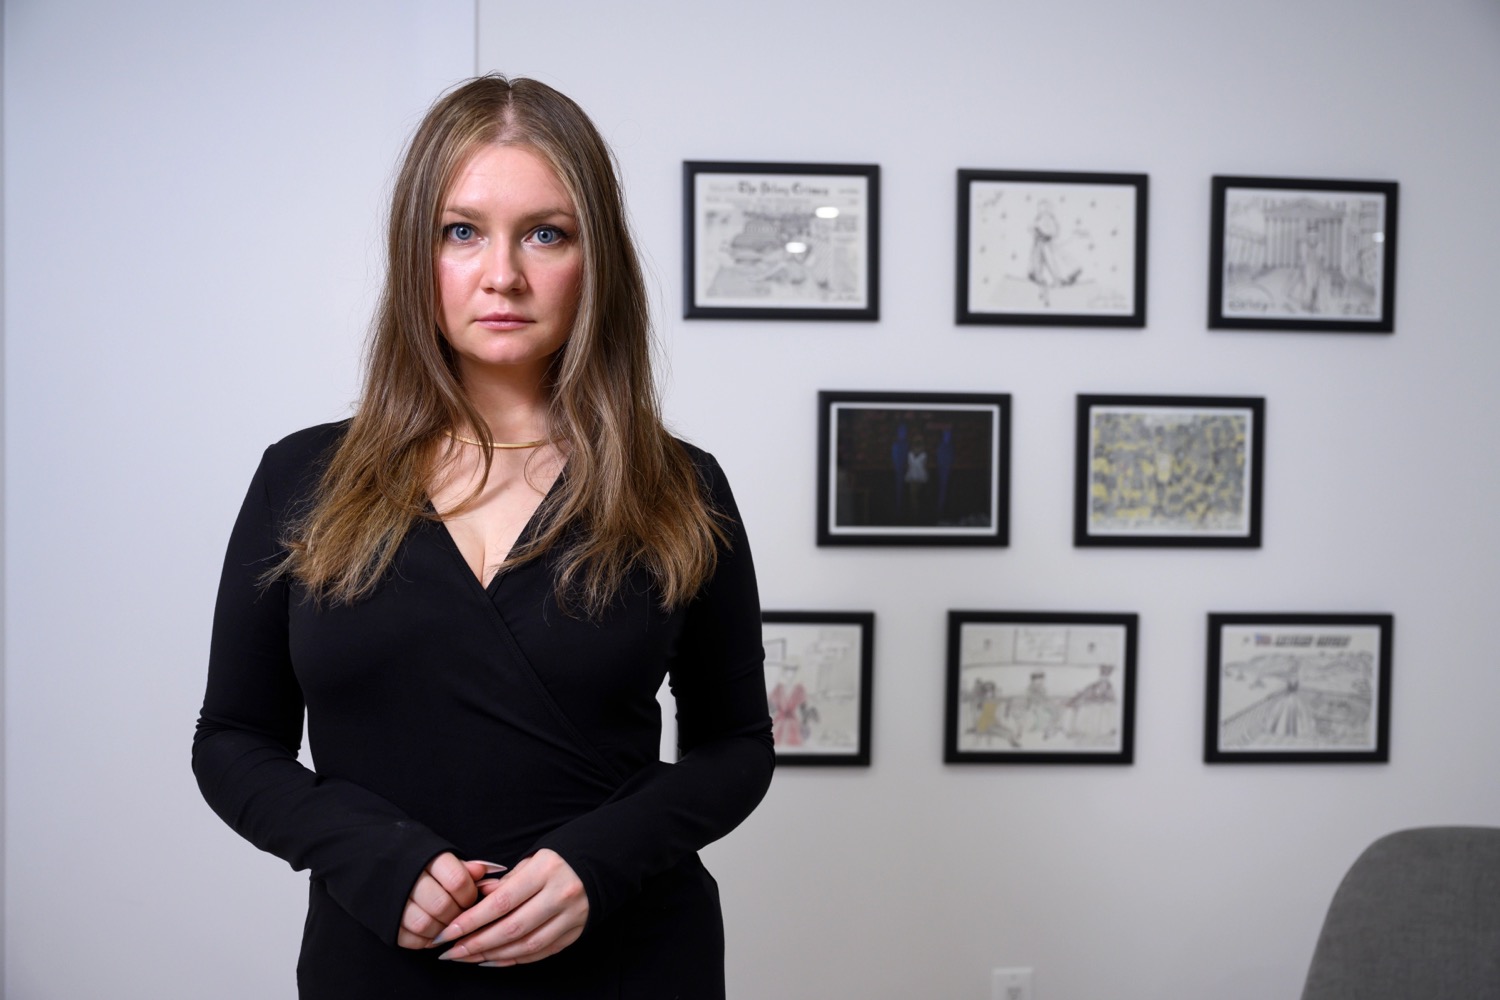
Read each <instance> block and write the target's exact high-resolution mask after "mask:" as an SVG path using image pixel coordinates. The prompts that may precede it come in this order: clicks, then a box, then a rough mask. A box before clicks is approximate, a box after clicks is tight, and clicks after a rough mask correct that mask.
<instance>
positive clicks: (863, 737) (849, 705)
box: [761, 611, 875, 767]
mask: <svg viewBox="0 0 1500 1000" xmlns="http://www.w3.org/2000/svg"><path fill="white" fill-rule="evenodd" d="M761 637H762V642H763V643H764V644H765V647H766V702H767V704H768V705H769V706H770V709H771V726H772V732H773V734H774V735H775V738H776V763H777V764H778V765H785V764H794V765H802V764H834V765H848V766H851V767H853V766H868V765H869V763H870V689H871V683H872V680H873V678H874V669H873V664H874V662H875V615H874V613H873V612H869V611H765V612H762V613H761Z"/></svg>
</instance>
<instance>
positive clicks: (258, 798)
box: [193, 424, 774, 1000]
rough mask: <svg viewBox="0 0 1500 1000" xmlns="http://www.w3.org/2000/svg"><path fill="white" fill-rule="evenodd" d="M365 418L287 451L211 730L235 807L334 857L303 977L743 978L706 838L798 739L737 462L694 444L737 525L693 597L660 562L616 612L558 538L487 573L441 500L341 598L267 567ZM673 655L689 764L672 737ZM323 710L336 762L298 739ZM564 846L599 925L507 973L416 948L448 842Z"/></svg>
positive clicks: (232, 814)
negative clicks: (572, 604)
mask: <svg viewBox="0 0 1500 1000" xmlns="http://www.w3.org/2000/svg"><path fill="white" fill-rule="evenodd" d="M346 426H347V425H346V424H327V425H323V426H320V427H314V428H310V429H309V430H305V431H301V432H299V433H297V434H293V435H292V436H290V437H288V438H286V439H285V440H283V441H281V442H279V443H277V444H275V445H272V446H271V447H270V448H269V449H267V450H266V454H265V457H264V458H263V459H262V461H261V465H260V468H259V470H258V471H257V472H256V474H255V478H254V480H253V481H252V482H251V484H250V491H249V494H248V495H247V496H246V498H245V503H244V506H243V507H242V508H241V510H240V515H239V519H238V521H237V522H236V524H235V528H234V533H233V535H232V536H231V538H230V542H229V551H228V554H227V556H226V558H225V562H224V573H223V578H222V580H221V583H220V586H219V596H218V604H217V607H216V610H215V613H214V629H213V642H212V648H211V652H210V657H209V673H208V690H207V695H206V697H205V699H204V704H203V713H202V716H201V717H200V718H199V720H198V729H197V734H196V736H195V738H194V741H193V769H194V772H195V773H196V774H197V777H198V783H199V787H200V788H201V789H202V791H203V795H204V797H205V798H206V799H207V800H208V802H209V804H210V805H211V806H213V808H214V810H215V811H216V812H217V813H218V814H219V815H220V816H221V817H222V818H223V819H224V820H225V822H227V823H228V824H229V825H230V826H232V827H233V828H234V829H235V830H236V831H238V832H239V833H240V834H241V835H242V836H244V837H245V838H246V839H248V840H250V841H251V842H252V843H254V844H255V845H256V846H257V847H259V848H261V849H262V850H266V851H270V852H271V853H273V854H275V855H277V856H278V857H281V858H283V859H285V860H286V861H288V862H289V863H290V864H291V865H292V867H293V868H295V869H298V870H301V869H307V870H308V871H309V873H310V887H309V888H310V900H309V905H308V914H307V923H306V927H305V929H304V933H303V940H302V953H301V957H300V960H299V962H298V965H297V980H298V985H299V989H300V995H301V996H302V997H304V998H344V997H350V998H353V997H359V998H365V997H402V998H426V997H442V998H449V997H452V998H464V997H487V998H530V997H536V998H542V997H547V998H556V997H590V998H593V997H610V998H636V997H639V998H642V1000H663V998H668V997H683V998H699V997H706V998H713V997H722V996H723V994H724V982H723V980H724V965H723V950H724V947H723V922H722V918H721V916H720V911H719V904H718V892H717V888H716V886H715V884H714V881H713V878H712V876H710V875H709V874H708V872H707V870H705V869H704V867H703V866H702V864H701V863H700V862H699V860H698V857H697V854H696V853H695V852H696V851H697V850H698V849H699V848H701V847H703V846H704V845H705V844H708V843H709V842H711V841H713V840H715V839H717V838H719V837H721V836H723V835H724V834H725V833H727V832H729V831H730V830H731V829H733V828H734V827H735V826H736V825H737V824H738V823H739V822H740V821H741V820H743V819H744V818H745V816H747V815H748V814H749V813H750V811H751V809H753V808H754V807H755V805H756V804H757V803H758V802H759V801H760V799H761V797H762V796H763V795H764V794H765V791H766V788H767V786H768V784H769V781H770V777H771V770H772V766H773V761H774V754H773V750H772V740H771V728H770V721H769V719H768V713H767V708H766V694H765V680H764V676H763V669H762V666H761V660H762V647H761V635H760V607H759V600H758V597H757V594H756V588H755V572H754V569H753V566H752V564H751V559H750V551H749V546H748V543H747V541H746V538H745V533H744V531H743V529H742V528H741V527H740V524H739V517H738V513H737V510H736V508H735V505H734V499H733V497H732V495H731V494H730V491H729V487H728V484H727V483H726V482H725V481H724V476H723V473H722V472H721V470H720V469H719V466H718V463H716V462H715V461H714V460H713V458H712V457H711V456H709V455H708V454H706V453H704V452H701V451H698V450H696V449H693V448H691V446H686V447H688V448H689V451H690V453H691V455H692V457H693V460H694V463H695V464H696V466H697V468H698V470H699V473H700V475H701V477H702V478H703V479H704V481H705V484H706V488H707V489H708V491H709V493H710V495H711V497H712V500H713V503H714V504H715V505H716V506H717V507H718V508H719V509H720V510H721V511H722V512H723V513H725V514H726V515H727V516H728V517H729V519H730V524H731V539H730V543H729V544H728V545H727V546H726V547H724V548H722V549H721V551H720V553H719V556H720V558H719V566H718V570H717V572H716V573H715V575H714V577H713V579H712V580H711V581H710V582H709V583H708V584H707V585H706V586H705V587H704V589H703V590H702V591H701V592H700V593H699V594H698V596H697V597H696V598H695V599H694V600H693V601H691V602H690V603H689V604H688V605H687V606H686V607H684V608H681V609H679V610H677V611H675V612H672V613H666V612H664V611H662V610H661V608H660V606H659V604H658V603H657V601H656V599H655V591H654V589H653V587H652V585H651V581H650V580H649V578H648V577H647V576H646V575H645V574H644V573H638V574H635V575H633V576H632V577H631V578H630V579H628V580H627V581H626V585H625V586H624V587H623V588H622V591H621V594H620V596H619V597H617V598H616V600H615V602H614V604H613V605H612V606H611V607H610V608H609V609H608V611H607V612H606V613H605V614H604V615H603V616H602V617H600V618H597V619H592V620H591V619H585V618H581V617H578V616H576V615H572V616H570V615H569V614H567V613H565V612H564V611H563V609H562V608H560V607H559V606H558V604H557V603H556V602H555V600H554V596H553V572H554V569H555V565H554V563H553V562H552V561H551V560H550V559H548V558H546V557H543V558H541V559H538V560H533V561H531V562H529V563H525V564H523V565H521V566H518V567H516V568H514V569H511V570H508V571H506V572H504V573H501V574H499V575H498V576H496V578H495V579H494V581H492V582H491V584H490V585H489V586H488V587H484V586H482V585H481V584H480V583H479V582H478V581H477V580H476V579H475V577H474V574H473V572H472V571H471V570H470V569H469V567H468V565H467V563H465V561H464V559H463V557H462V555H461V554H460V553H459V551H458V548H457V546H456V545H455V544H454V543H453V540H452V538H451V536H450V535H449V534H448V530H447V528H446V527H444V526H443V525H442V524H441V523H438V522H436V521H423V522H420V523H418V524H417V525H416V526H415V527H414V528H413V529H412V531H411V533H410V534H409V536H408V537H407V539H406V540H405V542H404V543H403V544H402V546H401V549H400V551H399V553H398V555H397V557H396V561H395V564H394V566H393V568H392V570H391V571H390V572H389V573H388V574H387V575H386V578H385V579H384V581H383V582H382V583H381V584H380V586H379V587H378V588H377V589H376V591H375V592H374V593H373V594H372V595H371V596H370V597H368V598H366V599H364V600H361V601H359V602H357V603H355V604H353V605H330V604H328V603H326V602H325V603H324V604H323V605H322V606H316V605H315V604H314V603H313V602H312V601H310V600H309V599H307V596H306V595H305V594H304V593H303V592H302V591H301V588H300V587H299V586H298V585H295V584H290V585H289V584H287V583H285V582H278V583H275V584H272V585H271V586H269V587H266V588H262V587H261V586H260V583H259V577H260V574H262V573H263V572H264V571H265V569H266V568H267V567H269V566H270V565H272V564H273V563H274V561H275V560H276V559H277V558H278V556H279V554H280V553H281V552H282V549H281V546H280V544H279V542H278V538H279V531H280V528H281V526H282V525H283V524H285V523H286V521H287V518H288V517H289V515H291V514H293V513H295V512H296V510H297V508H298V505H299V504H300V503H301V502H303V501H304V500H305V498H306V497H307V495H308V493H309V491H310V489H311V488H312V486H313V484H314V483H315V482H316V479H317V476H318V475H319V473H320V472H321V470H322V468H323V463H324V462H325V461H326V459H327V457H328V455H329V454H330V453H331V449H332V448H333V447H334V446H336V444H337V443H338V441H339V439H340V437H341V435H342V434H343V432H344V430H345V428H346ZM564 475H566V470H564ZM533 528H534V526H533V525H528V526H527V529H526V532H530V531H532V530H533ZM523 537H524V533H523ZM664 676H668V677H669V678H670V682H671V688H672V691H673V693H674V695H675V697H676V701H677V716H678V733H679V746H680V749H681V752H682V756H681V759H680V760H679V761H678V762H677V763H675V764H666V763H663V762H661V761H660V760H659V759H658V756H659V741H660V726H661V720H660V711H659V708H658V703H657V701H656V692H657V690H658V688H659V687H660V685H661V681H662V678H663V677H664ZM304 706H305V708H306V714H307V728H308V742H309V744H310V748H311V750H312V753H313V756H314V758H315V760H316V771H312V770H308V769H307V768H305V767H303V766H302V765H301V764H299V763H298V761H297V751H298V748H299V745H300V742H301V733H302V720H303V711H304ZM542 848H550V849H551V850H554V851H556V852H557V853H558V854H559V855H561V856H562V857H563V859H564V860H566V861H567V862H568V864H569V865H571V866H572V868H573V870H574V871H575V872H577V874H578V876H579V878H580V879H582V881H583V884H584V887H585V889H586V890H587V893H588V899H589V918H588V924H587V926H586V927H585V929H584V933H583V936H582V937H581V938H580V939H579V940H578V941H577V942H575V943H574V944H573V945H571V946H569V947H568V948H565V949H564V950H563V951H561V952H559V953H558V954H557V955H554V956H552V957H550V958H546V959H543V960H542V961H540V962H536V963H532V964H529V965H522V966H513V967H509V968H498V969H496V968H480V967H477V966H471V965H464V964H461V963H457V962H439V961H438V960H437V952H439V951H441V950H443V949H433V950H431V951H411V950H407V949H402V948H398V947H396V945H395V939H396V932H397V929H398V927H399V925H400V920H401V913H402V910H403V908H404V906H405V902H406V898H407V895H408V894H409V892H410V891H411V888H412V885H413V884H414V883H415V881H416V879H417V876H418V875H419V874H420V873H421V871H422V869H423V868H424V867H425V866H426V865H427V863H428V862H429V861H430V860H431V859H432V858H433V857H435V856H437V855H438V854H440V853H442V852H443V851H453V852H454V853H455V854H457V855H458V856H459V857H461V858H482V859H485V860H489V861H497V862H499V863H501V864H505V865H510V866H513V865H514V864H515V863H516V862H517V861H518V860H520V859H521V858H524V857H526V856H527V855H529V854H532V853H534V852H535V851H537V850H540V849H542Z"/></svg>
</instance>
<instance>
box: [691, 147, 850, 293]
mask: <svg viewBox="0 0 1500 1000" xmlns="http://www.w3.org/2000/svg"><path fill="white" fill-rule="evenodd" d="M682 198H683V216H682V236H683V265H682V267H683V273H682V287H683V307H682V315H683V318H684V319H775V320H867V321H873V320H878V319H879V318H880V167H879V166H878V165H876V164H873V163H751V162H732V161H717V160H688V161H685V162H684V163H683V165H682Z"/></svg>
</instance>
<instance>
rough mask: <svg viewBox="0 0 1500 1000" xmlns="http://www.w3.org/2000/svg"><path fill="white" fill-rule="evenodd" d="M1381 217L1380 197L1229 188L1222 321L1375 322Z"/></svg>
mask: <svg viewBox="0 0 1500 1000" xmlns="http://www.w3.org/2000/svg"><path fill="white" fill-rule="evenodd" d="M1385 211H1386V199H1385V196H1384V195H1380V194H1367V193H1361V192H1350V191H1288V190H1263V189H1254V188H1229V189H1228V190H1226V191H1225V193H1224V275H1223V278H1224V285H1223V289H1224V291H1223V302H1222V303H1221V307H1222V309H1221V311H1222V312H1223V315H1224V316H1225V317H1244V318H1252V319H1310V320H1349V319H1355V320H1365V319H1368V320H1377V319H1380V318H1381V316H1380V309H1381V301H1382V294H1383V287H1384V282H1385V274H1384V268H1385V255H1384V245H1383V244H1384V239H1385Z"/></svg>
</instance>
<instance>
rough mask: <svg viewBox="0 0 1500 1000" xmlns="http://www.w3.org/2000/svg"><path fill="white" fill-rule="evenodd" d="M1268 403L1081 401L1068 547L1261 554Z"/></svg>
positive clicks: (1250, 399)
mask: <svg viewBox="0 0 1500 1000" xmlns="http://www.w3.org/2000/svg"><path fill="white" fill-rule="evenodd" d="M1265 415H1266V401H1265V399H1264V398H1263V397H1259V396H1101V395H1080V396H1079V397H1078V416H1077V421H1078V426H1077V442H1076V453H1075V465H1074V490H1073V544H1074V545H1077V546H1165V547H1190V546H1191V547H1198V548H1260V544H1261V541H1260V527H1261V494H1262V482H1263V480H1264V477H1265V468H1264V466H1265Z"/></svg>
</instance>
